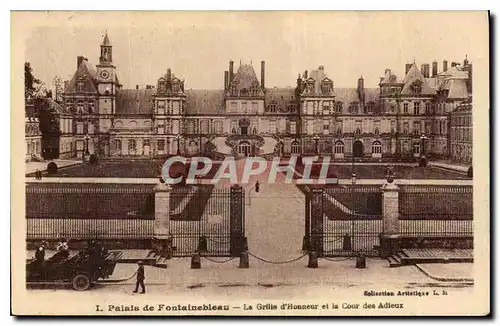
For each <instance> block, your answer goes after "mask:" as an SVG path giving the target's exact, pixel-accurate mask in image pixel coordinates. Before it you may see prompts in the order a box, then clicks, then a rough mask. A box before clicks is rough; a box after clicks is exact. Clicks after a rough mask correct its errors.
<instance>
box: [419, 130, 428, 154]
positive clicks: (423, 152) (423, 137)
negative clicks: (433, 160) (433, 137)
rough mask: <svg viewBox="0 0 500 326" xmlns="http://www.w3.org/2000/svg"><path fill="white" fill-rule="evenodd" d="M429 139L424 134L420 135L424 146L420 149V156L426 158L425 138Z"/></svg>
mask: <svg viewBox="0 0 500 326" xmlns="http://www.w3.org/2000/svg"><path fill="white" fill-rule="evenodd" d="M426 139H427V137H426V136H425V135H424V134H422V136H420V146H422V150H421V151H420V157H423V158H425V140H426Z"/></svg>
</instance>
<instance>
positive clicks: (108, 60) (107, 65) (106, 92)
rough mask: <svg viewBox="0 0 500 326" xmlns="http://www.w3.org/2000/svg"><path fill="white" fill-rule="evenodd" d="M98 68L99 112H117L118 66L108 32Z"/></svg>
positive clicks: (103, 42) (103, 43) (102, 45)
mask: <svg viewBox="0 0 500 326" xmlns="http://www.w3.org/2000/svg"><path fill="white" fill-rule="evenodd" d="M96 68H97V83H98V92H99V113H100V114H114V113H115V96H116V87H117V85H116V76H115V74H116V72H115V70H116V67H115V66H114V65H113V46H112V45H111V42H110V41H109V37H108V32H107V31H106V34H105V35H104V39H103V41H102V44H101V56H100V57H99V64H98V65H97V66H96Z"/></svg>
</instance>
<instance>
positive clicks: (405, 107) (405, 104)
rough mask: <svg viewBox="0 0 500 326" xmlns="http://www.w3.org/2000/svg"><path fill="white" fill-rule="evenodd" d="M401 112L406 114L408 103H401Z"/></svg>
mask: <svg viewBox="0 0 500 326" xmlns="http://www.w3.org/2000/svg"><path fill="white" fill-rule="evenodd" d="M403 113H404V114H408V103H403Z"/></svg>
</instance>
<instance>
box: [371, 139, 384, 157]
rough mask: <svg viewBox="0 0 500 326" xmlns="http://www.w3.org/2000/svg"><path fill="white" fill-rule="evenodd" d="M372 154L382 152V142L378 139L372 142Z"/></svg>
mask: <svg viewBox="0 0 500 326" xmlns="http://www.w3.org/2000/svg"><path fill="white" fill-rule="evenodd" d="M372 153H373V154H382V144H381V143H380V142H379V141H374V142H373V144H372Z"/></svg>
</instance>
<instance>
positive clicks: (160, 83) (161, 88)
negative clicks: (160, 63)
mask: <svg viewBox="0 0 500 326" xmlns="http://www.w3.org/2000/svg"><path fill="white" fill-rule="evenodd" d="M166 91H167V84H166V82H165V80H164V79H163V78H162V79H160V80H159V81H158V92H160V93H165V92H166Z"/></svg>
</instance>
